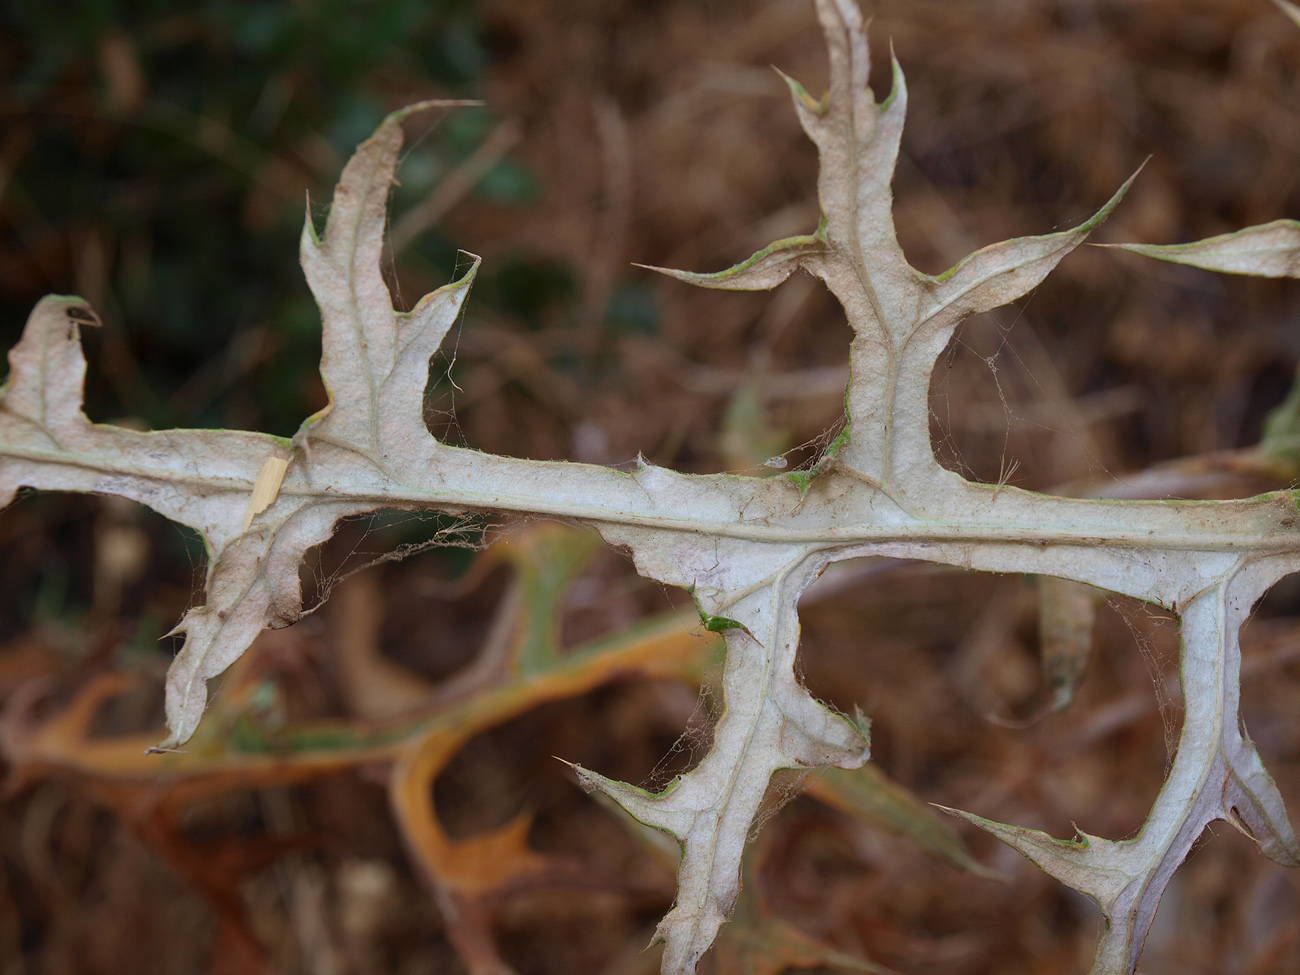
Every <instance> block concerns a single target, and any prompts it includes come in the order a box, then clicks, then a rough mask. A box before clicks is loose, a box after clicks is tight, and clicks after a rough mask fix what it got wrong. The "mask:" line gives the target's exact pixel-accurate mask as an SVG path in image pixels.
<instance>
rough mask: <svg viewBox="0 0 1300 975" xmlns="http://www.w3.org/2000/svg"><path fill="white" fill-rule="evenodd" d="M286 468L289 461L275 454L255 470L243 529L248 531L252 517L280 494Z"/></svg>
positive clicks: (258, 513)
mask: <svg viewBox="0 0 1300 975" xmlns="http://www.w3.org/2000/svg"><path fill="white" fill-rule="evenodd" d="M288 469H289V462H288V461H287V460H285V459H284V458H283V457H277V456H276V455H275V454H272V455H271V456H270V457H268V458H266V460H264V461H263V462H262V469H261V470H260V471H258V472H257V480H256V481H254V482H253V493H252V495H250V496H249V499H248V510H247V511H245V512H244V528H243V530H244V531H248V528H249V526H250V525H252V524H253V519H254V518H256V517H257V516H258V515H260V514H261V513H262V512H263V511H265V510H266V509H267V508H269V507H270V506H271V503H272V502H273V501H275V499H276V497H277V496H278V495H279V494H280V485H281V484H283V483H284V472H285V471H287V470H288Z"/></svg>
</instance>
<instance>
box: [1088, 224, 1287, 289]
mask: <svg viewBox="0 0 1300 975" xmlns="http://www.w3.org/2000/svg"><path fill="white" fill-rule="evenodd" d="M1107 246H1111V247H1119V248H1122V249H1123V250H1126V251H1132V252H1133V253H1134V254H1141V255H1143V256H1144V257H1154V258H1156V259H1157V260H1161V261H1169V262H1171V263H1174V264H1187V265H1189V266H1191V267H1199V268H1203V269H1204V270H1207V271H1221V272H1223V273H1225V274H1249V275H1252V276H1254V277H1260V278H1300V220H1274V221H1273V222H1272V223H1266V224H1261V225H1260V226H1258V227H1246V228H1244V229H1242V230H1238V231H1235V232H1233V233H1230V234H1220V235H1219V236H1218V237H1207V238H1206V239H1205V240H1198V241H1196V242H1194V243H1191V244H1164V245H1162V244H1110V245H1107Z"/></svg>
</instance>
